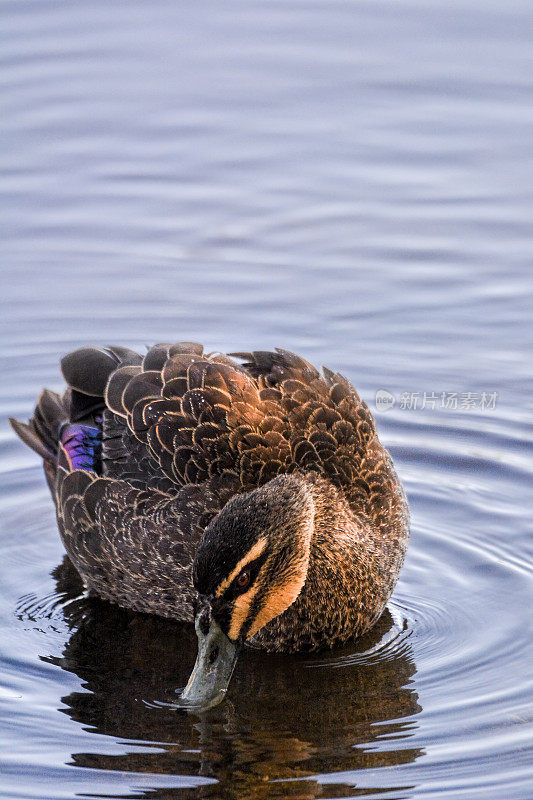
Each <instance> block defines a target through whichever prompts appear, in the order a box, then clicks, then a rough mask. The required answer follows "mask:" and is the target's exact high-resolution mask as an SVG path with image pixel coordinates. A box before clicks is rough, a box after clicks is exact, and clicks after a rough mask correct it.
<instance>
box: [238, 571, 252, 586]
mask: <svg viewBox="0 0 533 800" xmlns="http://www.w3.org/2000/svg"><path fill="white" fill-rule="evenodd" d="M249 583H250V573H249V572H248V571H247V570H245V571H244V572H241V574H240V575H239V577H238V578H237V586H240V588H241V589H242V588H244V587H245V586H248V584H249Z"/></svg>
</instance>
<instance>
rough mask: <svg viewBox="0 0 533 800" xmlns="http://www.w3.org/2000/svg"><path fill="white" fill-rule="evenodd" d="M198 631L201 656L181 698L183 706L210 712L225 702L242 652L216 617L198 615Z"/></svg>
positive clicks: (198, 657)
mask: <svg viewBox="0 0 533 800" xmlns="http://www.w3.org/2000/svg"><path fill="white" fill-rule="evenodd" d="M209 616H210V615H209ZM207 625H208V626H209V627H207ZM195 628H196V635H197V636H198V656H197V658H196V664H195V665H194V669H193V671H192V673H191V677H190V678H189V681H188V683H187V686H186V687H185V689H184V690H183V692H182V693H181V695H180V705H181V706H184V707H186V708H190V709H196V710H198V711H206V710H207V709H208V708H212V707H213V706H216V705H218V703H220V702H221V701H222V700H223V699H224V697H225V695H226V692H227V690H228V686H229V682H230V680H231V676H232V674H233V669H234V667H235V662H236V661H237V656H238V653H239V648H238V647H237V645H236V644H234V643H233V642H232V641H230V639H228V637H227V636H226V634H225V633H223V632H222V631H221V629H220V628H219V626H218V624H217V623H216V622H215V620H214V619H213V618H212V617H211V618H210V619H209V618H208V619H206V617H205V615H202V614H198V616H197V617H196V621H195Z"/></svg>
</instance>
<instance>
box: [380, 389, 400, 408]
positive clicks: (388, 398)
mask: <svg viewBox="0 0 533 800" xmlns="http://www.w3.org/2000/svg"><path fill="white" fill-rule="evenodd" d="M395 402H396V399H395V397H394V395H393V394H391V392H389V391H388V390H387V389H378V390H377V392H376V410H377V411H388V410H389V408H392V407H393V405H394V403H395Z"/></svg>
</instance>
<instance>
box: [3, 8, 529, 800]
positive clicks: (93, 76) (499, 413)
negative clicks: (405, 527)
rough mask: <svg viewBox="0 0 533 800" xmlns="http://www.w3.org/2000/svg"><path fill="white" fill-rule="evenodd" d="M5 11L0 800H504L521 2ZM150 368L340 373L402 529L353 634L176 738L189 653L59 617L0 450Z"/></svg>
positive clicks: (520, 755)
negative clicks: (170, 362)
mask: <svg viewBox="0 0 533 800" xmlns="http://www.w3.org/2000/svg"><path fill="white" fill-rule="evenodd" d="M3 11H4V26H3V44H2V48H1V57H2V60H3V68H2V81H3V92H2V98H3V114H2V119H3V132H4V147H3V148H2V150H1V153H0V160H1V165H2V173H3V179H2V186H1V191H2V195H3V197H2V199H3V204H2V206H3V256H2V277H3V289H2V295H3V305H4V309H3V315H2V316H3V320H2V328H3V336H2V355H3V366H2V374H3V376H4V380H3V381H2V385H1V388H0V404H1V408H0V410H1V414H2V422H1V428H0V447H1V452H0V459H1V460H0V470H1V473H2V486H1V489H0V511H1V516H2V533H1V538H0V553H1V557H0V583H1V587H2V597H1V602H0V643H1V644H0V647H1V650H2V657H3V661H2V664H3V666H2V668H1V671H0V682H1V690H0V691H1V696H0V701H1V706H2V720H3V721H2V731H1V734H0V743H1V748H0V760H1V766H2V778H1V781H2V784H1V793H2V796H3V797H6V798H8V800H11V799H12V798H13V799H14V798H20V799H22V798H27V799H28V800H37V799H38V800H48V799H50V800H56V798H74V797H80V798H94V797H99V798H134V797H135V798H137V797H142V798H150V800H153V799H155V798H158V800H168V799H169V798H195V799H196V798H209V799H211V798H213V800H214V799H215V798H217V800H218V798H258V800H263V798H269V800H270V798H280V799H281V798H283V799H284V800H286V799H287V798H291V800H296V798H306V799H307V798H339V797H343V798H345V797H358V798H360V797H369V798H370V797H372V798H394V799H395V800H400V798H402V800H403V798H416V799H417V800H421V799H422V798H429V797H431V798H433V797H437V796H438V797H442V798H446V800H452V799H453V800H474V798H475V799H476V800H477V799H478V798H479V800H501V798H506V800H528V798H530V797H531V796H532V795H533V776H532V761H533V754H532V750H533V747H532V738H533V737H532V727H533V726H532V721H533V680H532V678H533V675H532V670H531V664H532V663H533V648H532V644H531V607H532V600H533V591H532V586H533V581H532V573H533V547H532V537H531V528H532V525H531V508H532V499H533V497H532V491H531V488H532V485H533V481H532V477H533V476H532V472H533V467H532V460H531V443H532V439H533V425H532V407H533V378H532V370H531V352H532V351H533V331H532V324H531V303H532V295H533V291H532V289H533V287H532V278H531V273H532V253H533V228H532V224H531V220H532V219H533V181H532V175H533V102H532V97H533V93H532V89H533V56H532V53H533V50H532V47H531V26H532V23H533V6H531V4H530V3H526V2H516V3H514V4H506V3H503V2H486V3H483V4H479V3H474V2H471V0H466V2H462V3H456V2H446V3H444V2H429V3H420V2H414V1H413V2H404V1H403V0H401V1H398V2H382V1H381V0H372V2H361V3H348V2H336V0H333V2H329V3H319V2H308V1H307V0H306V1H305V2H303V1H302V2H284V3H281V2H270V3H257V2H248V3H246V4H237V3H235V2H231V1H230V2H228V3H224V4H222V3H214V2H206V3H203V4H198V3H187V2H185V3H180V4H178V3H173V2H170V1H169V2H162V0H154V2H151V3H142V2H137V1H136V0H132V2H128V3H125V2H118V3H103V2H97V1H96V0H93V1H91V2H86V3H78V4H68V3H60V2H52V1H51V0H43V1H42V2H39V3H36V2H26V0H16V2H15V1H12V2H6V3H4V8H3ZM169 339H192V340H199V341H203V342H205V344H206V345H207V346H208V347H209V349H213V350H214V349H220V350H223V351H232V350H243V349H252V348H259V349H266V348H269V347H273V346H281V347H285V348H288V349H291V350H295V351H297V352H300V353H302V354H303V355H304V356H305V357H306V358H307V359H309V360H310V361H311V362H313V363H316V364H318V365H320V364H323V363H325V364H326V365H328V366H330V367H332V368H334V369H337V370H340V371H341V372H343V373H345V374H346V375H347V376H348V377H349V378H350V379H351V380H352V381H353V382H354V384H355V385H356V387H357V388H358V390H359V391H360V393H361V395H362V396H363V397H364V398H365V399H366V401H367V402H368V404H369V406H370V407H371V409H372V411H373V413H374V415H375V418H376V421H377V425H378V429H379V432H380V436H381V438H382V440H383V441H384V443H385V444H386V446H387V447H388V448H389V449H390V452H391V454H392V456H393V458H394V460H395V463H396V465H397V468H398V471H399V473H400V476H401V478H402V480H403V482H404V484H405V486H406V489H407V493H408V496H409V501H410V506H411V513H412V538H411V544H410V549H409V552H408V557H407V560H406V563H405V567H404V570H403V572H402V575H401V578H400V581H399V583H398V586H397V588H396V591H395V593H394V595H393V598H392V601H391V603H390V604H389V610H388V612H387V613H386V614H385V615H384V617H383V618H382V620H381V622H380V623H379V625H378V627H377V628H376V630H375V631H374V632H373V633H372V634H370V635H369V636H367V637H365V638H364V640H362V641H361V642H358V643H356V644H354V645H352V646H350V647H348V648H345V649H343V650H339V651H333V652H331V653H327V654H322V655H318V656H314V657H312V658H309V657H273V656H266V655H264V654H262V655H258V654H254V653H251V654H249V655H248V657H247V658H245V659H243V661H242V663H241V664H240V665H239V667H238V670H237V672H236V674H235V677H234V681H233V685H232V688H231V691H230V693H229V696H228V699H227V701H226V702H225V703H224V704H223V705H222V706H220V707H219V708H218V709H214V710H213V711H211V712H209V713H207V714H205V715H203V716H202V717H201V718H198V717H194V716H187V715H184V714H178V713H176V712H172V711H171V710H170V709H168V708H166V707H165V706H164V705H158V704H161V703H164V701H165V700H166V699H168V697H169V693H171V692H172V690H173V689H175V688H176V687H179V686H183V684H184V682H185V680H186V678H187V675H188V672H189V671H190V668H191V665H192V663H193V661H194V656H195V640H194V638H195V637H194V632H193V631H191V630H189V629H188V628H187V627H182V626H179V625H177V624H174V623H171V622H168V621H161V620H156V619H153V618H149V617H143V616H142V615H135V614H128V613H126V612H122V611H119V610H117V609H115V608H113V607H112V606H109V605H106V604H104V603H98V602H97V601H93V600H88V599H86V598H85V597H84V596H83V594H82V593H81V587H80V586H79V584H78V582H77V580H76V577H75V575H73V574H72V573H71V572H70V571H69V569H68V565H67V564H65V563H64V562H63V552H62V548H61V544H60V541H59V537H58V534H57V530H56V526H55V520H54V516H53V510H52V505H51V501H50V498H49V496H48V494H47V490H46V489H45V484H44V479H43V475H42V472H41V468H40V465H39V463H38V459H37V458H36V457H35V456H34V454H32V453H31V452H30V451H28V450H27V449H25V448H23V447H22V446H21V445H20V443H19V442H17V441H15V438H14V436H13V434H12V432H11V431H10V430H9V428H8V426H7V424H6V420H7V417H8V416H10V415H13V416H18V417H19V418H25V417H27V416H28V415H29V414H30V412H31V409H32V406H33V403H34V401H35V398H36V396H37V394H38V392H39V391H40V389H41V388H42V387H43V386H49V387H51V388H59V387H60V386H61V380H60V377H59V370H58V359H59V357H60V356H61V355H62V354H64V353H65V352H66V351H67V350H69V349H71V348H72V347H76V346H79V345H82V344H85V343H87V342H96V343H119V344H125V345H128V346H132V347H137V348H141V349H142V348H144V346H145V345H147V344H150V343H152V342H154V341H159V340H169ZM378 390H385V391H386V392H388V393H390V394H391V395H392V396H393V399H394V405H393V407H392V408H389V409H386V408H383V407H381V406H380V407H376V392H378ZM424 393H425V394H424Z"/></svg>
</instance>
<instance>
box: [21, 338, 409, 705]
mask: <svg viewBox="0 0 533 800" xmlns="http://www.w3.org/2000/svg"><path fill="white" fill-rule="evenodd" d="M61 372H62V375H63V378H64V380H65V383H66V388H65V390H64V391H63V392H62V393H61V394H58V393H56V392H53V391H51V390H48V389H45V390H44V391H43V392H42V393H41V395H40V397H39V398H38V401H37V404H36V406H35V410H34V412H33V416H32V417H31V419H30V420H29V421H28V422H21V421H18V420H15V419H12V420H10V422H11V425H12V427H13V429H14V431H15V433H16V434H17V435H18V436H19V437H20V439H21V440H22V441H23V442H24V443H25V444H26V445H28V446H29V447H30V448H31V449H32V450H34V451H35V452H36V453H37V454H38V455H39V456H40V457H41V458H42V461H43V467H44V473H45V477H46V480H47V483H48V486H49V488H50V491H51V494H52V498H53V501H54V504H55V508H56V516H57V524H58V529H59V534H60V537H61V540H62V543H63V546H64V548H65V550H66V553H67V555H68V557H69V559H70V561H71V562H72V564H73V566H74V567H75V569H76V570H77V572H78V573H79V575H80V576H81V578H82V580H83V582H84V585H85V587H86V589H87V591H88V593H89V594H92V595H96V596H98V597H100V598H102V599H104V600H107V601H110V602H111V603H115V604H117V605H119V606H122V607H124V608H128V609H133V610H135V611H138V612H142V613H148V614H155V615H159V616H162V617H169V618H172V619H175V620H181V621H185V622H190V623H194V625H195V629H196V634H197V638H198V655H197V659H196V663H195V666H194V669H193V671H192V674H191V677H190V679H189V682H188V683H187V686H186V687H185V689H184V691H183V692H182V694H181V698H180V703H181V704H182V705H183V706H185V707H189V708H195V709H207V708H209V707H212V706H213V705H216V704H217V703H219V702H220V701H221V700H222V699H223V698H224V696H225V694H226V692H227V690H228V686H229V684H230V680H231V676H232V673H233V669H234V666H235V663H236V661H237V659H238V656H239V654H240V652H241V651H242V649H243V647H245V646H247V647H254V648H259V649H262V650H264V651H266V652H281V653H297V652H311V651H317V650H323V649H329V648H332V647H335V646H338V645H341V644H344V643H346V642H348V641H349V640H351V639H354V638H356V637H358V636H361V635H362V634H363V633H365V632H366V631H368V630H369V629H370V628H372V626H373V625H374V624H375V623H376V622H377V620H378V619H379V618H380V616H381V615H382V613H383V611H384V609H385V607H386V604H387V602H388V600H389V598H390V596H391V594H392V591H393V589H394V586H395V584H396V581H397V579H398V576H399V573H400V570H401V567H402V564H403V561H404V557H405V553H406V549H407V544H408V540H409V508H408V503H407V499H406V495H405V492H404V489H403V487H402V484H401V482H400V480H399V478H398V475H397V473H396V470H395V468H394V465H393V462H392V459H391V457H390V455H389V453H388V452H387V450H386V449H385V448H384V446H383V445H382V444H381V442H380V440H379V438H378V435H377V432H376V426H375V422H374V420H373V418H372V414H371V413H370V410H369V408H368V406H367V404H366V403H365V402H364V400H362V399H361V398H360V396H359V395H358V393H357V392H356V390H355V389H354V387H353V385H352V384H351V383H350V381H349V380H347V379H346V378H345V377H343V375H341V374H340V373H338V372H334V371H332V370H330V369H328V368H326V367H323V368H322V371H319V370H317V369H316V368H315V367H314V366H312V365H311V364H310V363H309V362H308V361H306V360H305V359H304V358H302V357H301V356H298V355H296V354H295V353H292V352H290V351H288V350H283V349H281V348H276V349H275V350H273V351H250V352H237V353H229V354H224V353H219V352H205V350H204V347H203V346H202V345H201V344H198V343H196V342H177V343H159V344H155V345H154V346H152V347H150V348H149V349H148V351H147V352H146V353H145V354H144V355H142V354H139V353H137V352H136V351H134V350H131V349H129V348H126V347H119V346H106V347H104V346H86V347H81V348H79V349H77V350H75V351H73V352H71V353H68V354H67V355H65V356H64V357H63V358H62V359H61Z"/></svg>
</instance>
